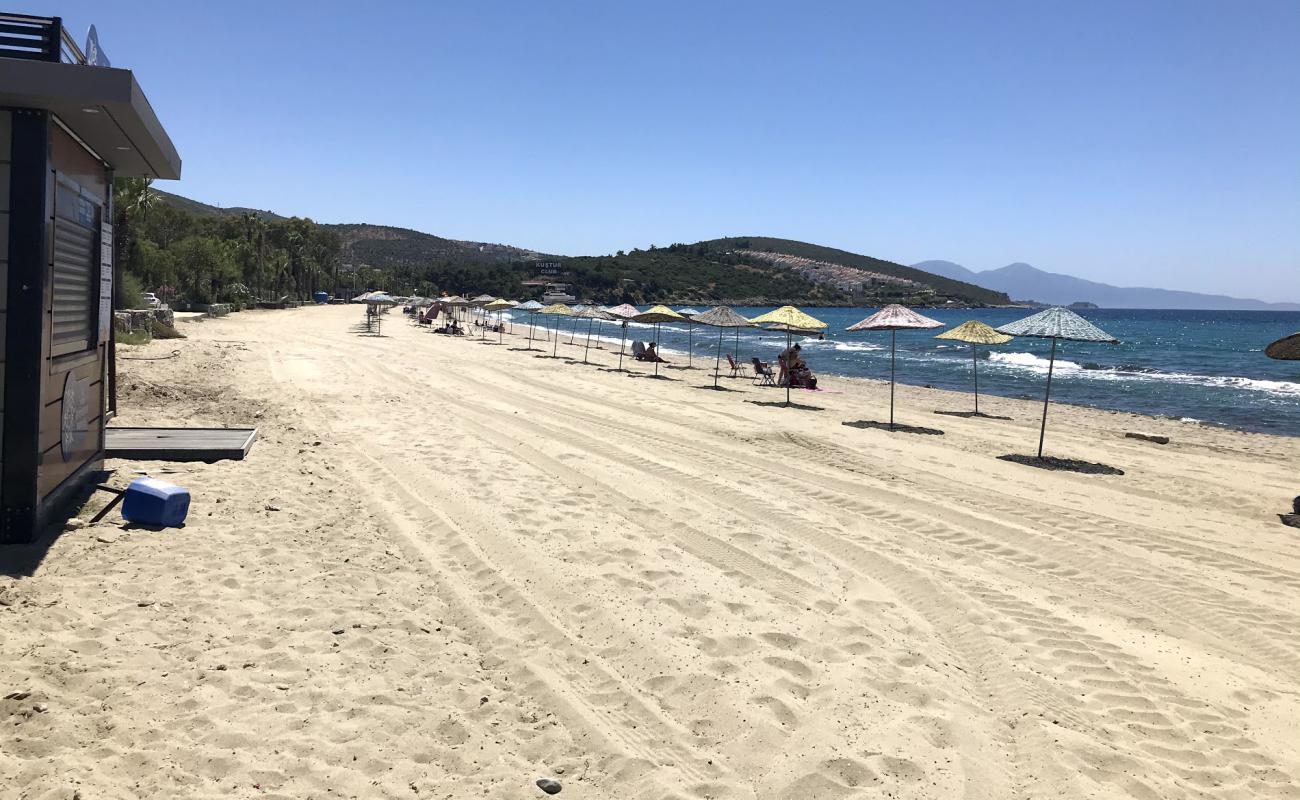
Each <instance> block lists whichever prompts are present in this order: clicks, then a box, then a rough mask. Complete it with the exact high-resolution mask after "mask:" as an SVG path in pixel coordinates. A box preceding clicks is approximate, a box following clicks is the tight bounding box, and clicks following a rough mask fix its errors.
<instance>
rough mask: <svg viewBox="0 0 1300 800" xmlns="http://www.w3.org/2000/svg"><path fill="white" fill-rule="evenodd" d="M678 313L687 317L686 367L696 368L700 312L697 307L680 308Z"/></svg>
mask: <svg viewBox="0 0 1300 800" xmlns="http://www.w3.org/2000/svg"><path fill="white" fill-rule="evenodd" d="M677 313H678V314H681V315H682V316H683V317H686V368H687V369H694V368H695V319H694V317H695V316H696V315H698V314H699V313H700V310H699V309H697V308H679V309H677Z"/></svg>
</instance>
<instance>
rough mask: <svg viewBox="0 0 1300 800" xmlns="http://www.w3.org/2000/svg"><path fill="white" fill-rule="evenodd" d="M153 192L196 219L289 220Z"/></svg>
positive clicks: (162, 200) (254, 209)
mask: <svg viewBox="0 0 1300 800" xmlns="http://www.w3.org/2000/svg"><path fill="white" fill-rule="evenodd" d="M151 191H152V192H153V193H154V194H156V195H158V199H159V200H160V201H161V202H163V203H165V204H167V205H169V206H171V207H172V208H174V209H176V210H177V211H184V212H185V213H186V214H193V215H194V216H196V217H242V216H243V215H245V214H252V215H253V216H255V217H257V218H258V219H260V220H262V221H263V222H281V221H283V220H285V219H288V217H282V216H280V215H279V214H276V213H275V212H273V211H261V210H259V209H256V208H244V207H243V206H232V207H230V208H222V207H221V206H213V205H208V204H207V203H200V202H199V201H198V200H191V199H190V198H188V197H181V196H180V195H178V194H172V193H171V192H164V191H162V190H161V189H151Z"/></svg>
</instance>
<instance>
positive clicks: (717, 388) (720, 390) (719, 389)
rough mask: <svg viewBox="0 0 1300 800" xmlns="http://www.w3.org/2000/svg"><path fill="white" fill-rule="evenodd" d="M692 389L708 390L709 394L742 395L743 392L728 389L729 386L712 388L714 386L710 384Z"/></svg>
mask: <svg viewBox="0 0 1300 800" xmlns="http://www.w3.org/2000/svg"><path fill="white" fill-rule="evenodd" d="M694 388H696V389H708V390H709V391H710V392H733V393H744V391H745V390H744V389H732V388H731V387H729V386H714V385H713V384H711V383H706V384H703V385H701V386H696V387H694Z"/></svg>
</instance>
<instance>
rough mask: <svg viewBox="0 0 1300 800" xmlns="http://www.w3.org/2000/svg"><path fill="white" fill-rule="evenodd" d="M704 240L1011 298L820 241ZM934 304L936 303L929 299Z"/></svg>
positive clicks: (967, 298) (981, 300)
mask: <svg viewBox="0 0 1300 800" xmlns="http://www.w3.org/2000/svg"><path fill="white" fill-rule="evenodd" d="M701 244H704V245H708V246H709V247H712V248H716V249H719V250H724V251H725V250H746V251H761V252H770V253H781V254H785V255H790V256H796V257H800V258H806V259H809V260H812V261H817V262H822V263H827V264H837V265H842V266H845V267H849V268H852V269H856V270H862V271H865V272H870V273H880V274H882V275H886V276H892V277H895V278H898V279H901V280H903V281H911V282H913V283H916V284H919V285H923V286H928V287H930V288H931V289H933V290H934V292H935V294H936V295H937V296H939V297H942V298H946V299H951V300H955V301H957V302H964V303H969V304H972V305H975V304H983V305H1005V304H1007V303H1009V302H1010V299H1009V298H1008V297H1007V296H1006V294H1004V293H1002V292H996V291H993V290H991V289H985V288H983V287H982V286H976V285H975V284H973V283H965V282H963V281H958V280H953V279H952V278H945V277H943V276H942V275H935V274H934V273H931V272H925V271H922V270H919V269H916V268H915V267H908V266H905V265H903V264H897V263H895V262H893V261H885V260H883V259H879V258H872V257H871V256H864V255H859V254H858V253H850V252H848V251H846V250H837V249H835V248H833V247H822V246H821V245H816V244H809V243H807V242H797V241H793V240H790V239H772V238H768V237H764V236H733V237H727V238H724V239H712V240H710V241H707V242H701ZM927 304H928V305H935V304H936V303H927Z"/></svg>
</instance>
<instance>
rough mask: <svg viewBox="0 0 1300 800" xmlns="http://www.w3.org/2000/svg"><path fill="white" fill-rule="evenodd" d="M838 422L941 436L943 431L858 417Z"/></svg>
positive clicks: (867, 427) (866, 427) (883, 429)
mask: <svg viewBox="0 0 1300 800" xmlns="http://www.w3.org/2000/svg"><path fill="white" fill-rule="evenodd" d="M840 424H841V425H847V426H849V427H850V428H864V429H871V430H878V431H892V432H894V433H919V434H922V435H924V436H943V431H941V430H939V429H938V428H923V427H921V426H920V425H904V424H903V423H901V422H895V423H894V424H893V425H890V424H889V423H888V422H879V421H877V420H874V419H859V420H855V421H853V422H841V423H840Z"/></svg>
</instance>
